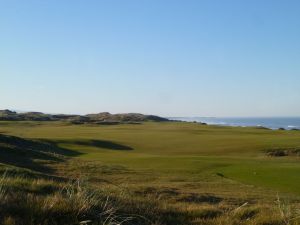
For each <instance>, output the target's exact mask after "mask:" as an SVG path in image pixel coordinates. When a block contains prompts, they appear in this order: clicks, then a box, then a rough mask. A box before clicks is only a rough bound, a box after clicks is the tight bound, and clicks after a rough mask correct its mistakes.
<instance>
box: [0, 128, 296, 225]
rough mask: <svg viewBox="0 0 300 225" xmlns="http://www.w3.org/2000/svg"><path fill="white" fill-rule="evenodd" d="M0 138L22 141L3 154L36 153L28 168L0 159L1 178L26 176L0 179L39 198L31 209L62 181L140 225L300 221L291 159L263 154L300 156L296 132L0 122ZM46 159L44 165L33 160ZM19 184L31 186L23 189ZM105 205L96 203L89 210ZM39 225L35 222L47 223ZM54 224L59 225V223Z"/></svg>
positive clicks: (9, 217) (54, 192) (75, 218)
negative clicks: (84, 187)
mask: <svg viewBox="0 0 300 225" xmlns="http://www.w3.org/2000/svg"><path fill="white" fill-rule="evenodd" d="M0 133H2V136H3V135H6V136H16V137H17V138H20V141H19V142H18V143H19V145H20V146H10V147H12V148H13V149H14V153H13V154H17V155H18V154H19V153H20V151H21V149H24V148H25V149H26V148H27V151H28V150H30V151H31V153H34V154H31V155H30V161H29V162H31V163H27V164H24V163H23V164H22V163H19V164H16V163H12V161H11V160H8V159H5V158H2V159H1V163H2V166H1V167H0V169H1V170H2V171H5V170H7V168H13V171H19V172H18V174H20V173H21V174H31V175H30V179H28V178H26V179H23V180H21V181H20V179H19V178H18V179H19V180H18V179H17V178H13V180H12V178H10V181H9V179H8V180H7V181H5V182H6V183H7V184H8V183H9V185H6V186H7V187H9V188H10V190H15V189H16V188H17V187H18V188H19V191H21V192H20V193H22V194H20V196H21V195H25V193H26V196H27V195H28V194H30V196H40V197H39V198H41V199H42V200H41V199H40V200H38V201H41V202H44V201H45V199H47V198H50V197H49V196H51V198H56V197H55V196H56V195H57V194H58V195H61V193H62V192H61V188H62V186H64V185H66V184H67V183H68V182H70V179H71V180H78V179H79V180H84V181H85V182H87V183H88V189H89V190H90V191H92V193H94V192H95V193H96V192H97V193H98V192H99V190H101V191H102V192H101V194H102V195H101V196H102V197H103V196H110V198H111V199H113V201H112V202H113V207H114V208H118V209H119V210H116V215H117V216H121V215H130V218H131V217H132V216H133V215H135V216H137V215H138V216H137V217H138V218H139V221H138V224H298V222H299V221H298V214H297V209H299V208H300V207H299V197H298V196H299V194H300V180H299V179H298V177H299V174H300V173H299V172H300V164H299V162H300V161H299V157H298V156H297V155H288V156H283V157H272V156H270V155H268V154H266V153H267V152H268V150H272V149H277V148H280V149H291V148H294V149H297V148H299V146H300V132H299V131H273V130H264V129H258V128H233V127H219V126H206V125H199V124H195V123H179V122H163V123H151V122H147V123H143V124H123V125H72V124H69V123H62V122H0ZM21 140H24V143H23V142H22V141H21ZM26 143H27V144H28V143H32V144H33V146H34V148H33V147H30V148H28V146H26ZM49 146H51V147H50V149H48V147H49ZM6 147H7V146H6ZM8 147H9V146H8ZM0 148H1V143H0ZM16 149H17V150H18V151H19V152H18V151H17V152H15V151H16ZM47 149H48V151H47ZM37 152H38V153H37ZM45 154H46V156H51V157H47V159H45V158H43V157H41V156H45ZM11 157H12V158H13V155H12V156H11ZM18 157H21V156H18ZM9 159H11V158H9ZM26 159H28V157H27V158H26ZM32 165H34V166H32ZM32 174H34V176H33V175H32ZM58 178H59V179H60V180H55V179H58ZM26 180H30V182H31V184H29V183H30V182H29V181H26ZM39 180H42V182H41V181H39ZM49 180H50V181H51V182H52V183H51V184H50V185H49V187H48V186H47V185H44V186H46V187H44V188H45V189H42V188H41V187H40V186H43V185H40V186H39V185H36V183H35V182H40V183H41V184H42V183H45V184H47V182H50V181H49ZM26 182H29V183H27V184H26V185H25V184H24V183H26ZM32 183H33V184H32ZM35 186H36V187H35ZM30 187H31V188H33V187H35V189H37V192H32V190H31V189H30ZM18 188H17V189H18ZM40 189H41V190H45V191H41V192H42V193H43V194H39V191H38V190H40ZM104 189H105V191H104V192H105V194H104V192H103V190H104ZM47 190H51V191H52V192H51V193H50V192H49V193H47ZM47 196H48V197H47ZM278 196H279V198H278ZM60 198H63V199H64V200H63V201H65V203H64V204H65V205H68V204H71V203H70V201H69V200H66V199H67V198H65V196H60ZM26 199H27V198H26ZM104 199H105V198H102V200H99V201H98V200H97V201H98V202H97V204H96V205H97V206H96V208H97V207H100V205H101V204H103V202H105V201H104ZM278 199H279V200H280V201H278ZM9 204H12V203H9ZM36 204H37V203H36ZM38 204H42V203H38ZM43 204H45V203H43ZM282 205H286V207H281V206H282ZM147 207H148V208H147ZM149 207H150V208H149ZM66 208H67V206H66ZM100 208H101V207H100ZM100 208H99V209H100ZM283 208H285V209H286V210H283ZM99 209H98V210H99ZM76 210H77V209H76ZM76 210H75V211H76ZM58 211H59V210H58ZM71 211H72V210H71ZM39 213H41V214H42V215H48V214H47V213H48V212H47V213H46V214H44V213H45V212H41V211H37V213H36V215H37V214H39ZM72 213H74V212H73V211H72ZM72 213H71V214H72ZM75 214H76V213H75ZM75 214H74V215H75ZM1 215H2V214H1ZM36 215H34V216H32V218H34V217H35V216H36ZM74 215H73V214H72V216H70V218H72V219H70V221H69V222H67V224H68V223H69V224H76V223H77V224H78V223H79V222H80V221H81V220H91V221H92V222H93V223H94V224H104V222H103V221H101V220H99V218H98V217H97V216H95V215H94V214H90V215H89V216H86V217H84V216H82V215H87V214H86V213H83V214H80V213H79V214H78V213H77V214H76V215H77V216H74ZM2 218H4V217H3V216H2ZM41 218H43V217H41ZM45 218H46V217H45ZM141 218H143V219H141ZM48 219H49V218H48ZM4 220H5V221H6V220H7V221H8V222H5V221H4ZM10 220H11V221H13V220H14V218H13V214H9V213H8V214H7V215H6V216H5V218H4V219H3V221H4V222H5V223H9V221H10ZM17 220H18V219H17ZM45 221H46V220H45ZM57 221H58V222H57ZM4 222H3V223H4ZM18 222H20V221H17V224H19V223H18ZM46 222H47V221H46ZM46 222H40V221H39V223H40V224H47V223H50V222H49V221H48V222H47V223H46ZM54 222H55V223H58V224H59V219H56V220H55V221H54ZM54 222H53V221H52V223H53V224H54ZM119 222H120V221H119ZM124 223H125V224H136V223H134V222H129V221H126V222H125V221H124ZM11 224H13V222H12V223H11ZM28 224H29V223H28ZM32 224H38V223H32ZM112 224H113V223H112Z"/></svg>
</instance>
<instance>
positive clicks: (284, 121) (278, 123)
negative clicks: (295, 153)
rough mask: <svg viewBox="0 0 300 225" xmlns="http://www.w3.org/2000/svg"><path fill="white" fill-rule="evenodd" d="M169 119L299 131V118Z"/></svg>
mask: <svg viewBox="0 0 300 225" xmlns="http://www.w3.org/2000/svg"><path fill="white" fill-rule="evenodd" d="M169 119H173V120H180V121H187V122H202V123H207V124H213V125H223V126H240V127H252V126H263V127H267V128H270V129H278V128H284V129H287V130H291V129H300V117H224V118H222V117H170V118H169Z"/></svg>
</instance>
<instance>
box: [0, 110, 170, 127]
mask: <svg viewBox="0 0 300 225" xmlns="http://www.w3.org/2000/svg"><path fill="white" fill-rule="evenodd" d="M0 121H68V122H71V123H73V124H83V123H96V124H119V123H139V122H146V121H148V122H149V121H155V122H162V121H168V119H165V118H162V117H159V116H153V115H143V114H139V113H123V114H110V113H108V112H103V113H98V114H88V115H85V116H79V115H65V114H58V115H55V114H54V115H53V114H45V113H41V112H26V113H17V112H14V111H11V110H7V109H6V110H0Z"/></svg>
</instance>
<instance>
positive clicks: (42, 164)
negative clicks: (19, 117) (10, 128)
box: [0, 134, 80, 173]
mask: <svg viewBox="0 0 300 225" xmlns="http://www.w3.org/2000/svg"><path fill="white" fill-rule="evenodd" d="M79 154H80V153H78V152H75V151H71V150H69V149H65V148H60V147H58V146H57V145H52V144H50V143H47V142H42V141H33V140H28V139H23V138H19V137H15V136H8V135H3V134H0V163H3V164H8V165H12V166H17V167H21V168H26V169H31V170H33V171H37V172H45V173H51V172H53V169H52V168H50V167H49V166H48V165H49V164H51V163H55V162H63V161H65V159H66V158H65V156H76V155H79Z"/></svg>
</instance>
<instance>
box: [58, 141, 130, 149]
mask: <svg viewBox="0 0 300 225" xmlns="http://www.w3.org/2000/svg"><path fill="white" fill-rule="evenodd" d="M56 143H58V144H75V145H81V146H92V147H97V148H102V149H108V150H119V151H130V150H134V149H133V148H132V147H130V146H127V145H123V144H119V143H116V142H112V141H106V140H59V141H57V142H56ZM53 144H54V143H53Z"/></svg>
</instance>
